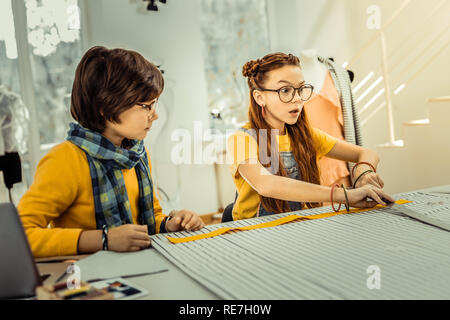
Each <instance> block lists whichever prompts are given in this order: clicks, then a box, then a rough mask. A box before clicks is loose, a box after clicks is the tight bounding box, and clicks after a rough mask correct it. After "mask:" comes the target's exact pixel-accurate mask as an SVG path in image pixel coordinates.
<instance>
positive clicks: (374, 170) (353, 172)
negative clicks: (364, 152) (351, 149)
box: [352, 161, 377, 178]
mask: <svg viewBox="0 0 450 320" xmlns="http://www.w3.org/2000/svg"><path fill="white" fill-rule="evenodd" d="M360 164H367V165H368V166H369V167H371V168H372V170H373V172H375V173H376V172H377V169H375V167H374V166H373V165H372V164H371V163H369V162H364V161H362V162H358V163H357V164H355V166H354V167H353V169H352V178H354V177H355V169H356V167H357V166H359V165H360Z"/></svg>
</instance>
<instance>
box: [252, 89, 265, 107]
mask: <svg viewBox="0 0 450 320" xmlns="http://www.w3.org/2000/svg"><path fill="white" fill-rule="evenodd" d="M253 99H255V101H256V103H257V104H258V105H259V106H264V105H266V102H265V99H264V96H263V95H262V94H261V91H259V90H253Z"/></svg>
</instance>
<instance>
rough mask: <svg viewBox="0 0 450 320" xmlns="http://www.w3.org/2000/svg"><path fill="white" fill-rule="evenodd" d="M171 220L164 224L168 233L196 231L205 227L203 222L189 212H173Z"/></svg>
mask: <svg viewBox="0 0 450 320" xmlns="http://www.w3.org/2000/svg"><path fill="white" fill-rule="evenodd" d="M171 216H172V218H171V219H170V220H169V221H168V222H167V223H166V230H167V231H168V232H175V231H181V230H187V231H196V230H200V229H201V228H203V227H204V226H205V223H204V222H203V220H202V219H201V218H200V217H199V216H198V215H197V214H195V213H193V212H192V211H189V210H180V211H173V212H172V213H171Z"/></svg>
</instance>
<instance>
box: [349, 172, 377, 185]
mask: <svg viewBox="0 0 450 320" xmlns="http://www.w3.org/2000/svg"><path fill="white" fill-rule="evenodd" d="M368 172H373V171H372V169H369V170H366V171H364V172H363V173H361V174H360V175H359V177H358V178H356V180H355V182H353V189H355V186H356V183H357V182H358V180H359V178H361V177H362V176H363V175H365V174H366V173H368Z"/></svg>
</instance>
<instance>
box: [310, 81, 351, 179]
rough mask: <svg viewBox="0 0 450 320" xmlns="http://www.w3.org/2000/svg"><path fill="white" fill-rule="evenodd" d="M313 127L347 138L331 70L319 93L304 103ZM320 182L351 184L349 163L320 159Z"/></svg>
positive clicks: (340, 137)
mask: <svg viewBox="0 0 450 320" xmlns="http://www.w3.org/2000/svg"><path fill="white" fill-rule="evenodd" d="M304 108H305V111H306V114H307V116H308V120H309V122H310V124H311V126H312V127H314V128H317V129H320V130H322V131H324V132H326V133H328V134H329V135H331V136H333V137H334V138H336V139H339V140H345V138H344V133H343V125H344V120H343V115H342V107H341V102H340V97H339V94H338V92H337V90H336V87H335V86H334V83H333V79H332V78H331V75H330V73H329V72H327V75H326V77H325V81H324V83H323V85H322V89H321V91H320V93H319V94H316V93H314V94H313V96H312V97H311V99H309V100H308V101H307V102H305V105H304ZM319 167H320V184H321V185H325V186H332V185H334V184H335V183H338V184H344V185H345V186H350V172H349V170H348V167H347V163H346V162H345V161H342V160H336V159H332V158H328V157H324V158H322V159H320V161H319Z"/></svg>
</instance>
